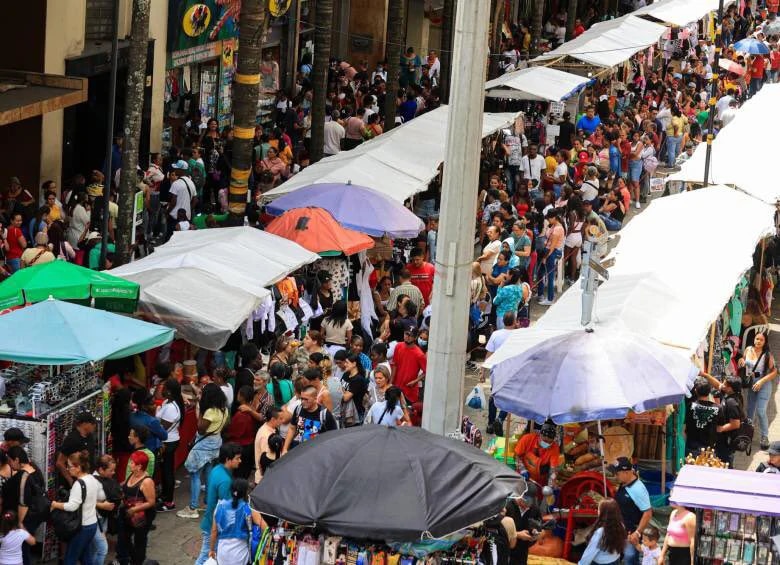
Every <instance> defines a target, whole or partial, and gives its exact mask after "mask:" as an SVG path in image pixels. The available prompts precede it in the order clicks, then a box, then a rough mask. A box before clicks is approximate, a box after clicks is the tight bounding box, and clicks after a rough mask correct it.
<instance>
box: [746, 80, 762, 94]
mask: <svg viewBox="0 0 780 565" xmlns="http://www.w3.org/2000/svg"><path fill="white" fill-rule="evenodd" d="M762 82H763V81H762V80H761V79H760V78H751V79H750V88H749V90H750V96H753V95H754V94H755V93H756V92H758V91H759V90H761V83H762Z"/></svg>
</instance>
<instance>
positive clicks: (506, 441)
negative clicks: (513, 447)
mask: <svg viewBox="0 0 780 565" xmlns="http://www.w3.org/2000/svg"><path fill="white" fill-rule="evenodd" d="M511 422H512V414H507V415H506V432H504V465H507V464H508V463H507V460H508V459H509V429H510V427H511Z"/></svg>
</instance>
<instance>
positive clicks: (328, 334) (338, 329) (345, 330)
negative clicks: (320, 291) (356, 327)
mask: <svg viewBox="0 0 780 565" xmlns="http://www.w3.org/2000/svg"><path fill="white" fill-rule="evenodd" d="M320 331H321V332H322V336H323V337H324V338H325V345H326V346H327V348H328V352H329V353H330V354H331V356H333V355H334V354H335V353H336V351H338V350H339V349H345V348H346V345H347V344H348V343H349V342H350V340H351V339H352V322H351V321H350V320H349V317H348V316H347V303H346V302H345V301H344V300H337V301H336V302H334V303H333V308H332V309H331V311H330V313H329V314H328V315H327V316H325V318H323V320H322V325H321V326H320Z"/></svg>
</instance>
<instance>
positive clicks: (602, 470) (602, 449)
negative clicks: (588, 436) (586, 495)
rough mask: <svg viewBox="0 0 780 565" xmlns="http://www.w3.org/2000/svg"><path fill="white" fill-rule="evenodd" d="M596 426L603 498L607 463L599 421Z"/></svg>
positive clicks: (605, 487)
mask: <svg viewBox="0 0 780 565" xmlns="http://www.w3.org/2000/svg"><path fill="white" fill-rule="evenodd" d="M596 426H597V429H598V434H599V451H600V452H601V478H602V479H603V481H604V496H608V495H607V463H606V461H604V436H603V435H602V434H601V420H597V422H596Z"/></svg>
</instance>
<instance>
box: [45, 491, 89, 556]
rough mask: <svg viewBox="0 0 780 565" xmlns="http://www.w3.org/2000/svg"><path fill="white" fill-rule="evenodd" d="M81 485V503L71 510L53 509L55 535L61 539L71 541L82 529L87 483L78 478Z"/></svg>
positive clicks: (52, 519) (52, 517)
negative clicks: (82, 511) (82, 512)
mask: <svg viewBox="0 0 780 565" xmlns="http://www.w3.org/2000/svg"><path fill="white" fill-rule="evenodd" d="M76 480H77V481H78V483H79V485H80V486H81V504H79V507H78V508H77V509H76V510H74V511H72V512H70V511H68V510H60V509H56V510H52V511H51V521H52V524H53V525H54V535H56V536H57V539H59V540H60V541H70V540H71V539H73V537H74V536H75V535H76V534H77V533H78V532H79V530H81V509H82V507H83V506H84V501H85V500H86V499H87V485H86V484H84V481H83V480H81V479H76Z"/></svg>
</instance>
